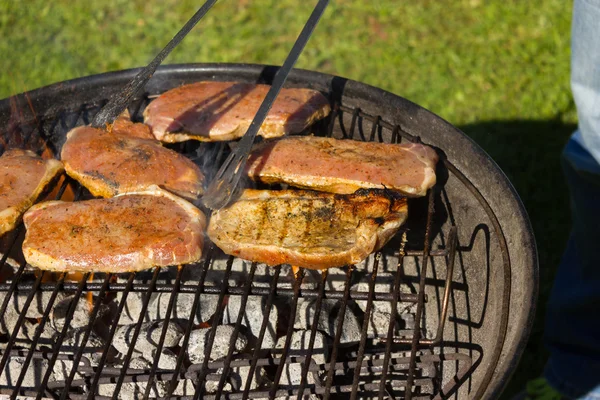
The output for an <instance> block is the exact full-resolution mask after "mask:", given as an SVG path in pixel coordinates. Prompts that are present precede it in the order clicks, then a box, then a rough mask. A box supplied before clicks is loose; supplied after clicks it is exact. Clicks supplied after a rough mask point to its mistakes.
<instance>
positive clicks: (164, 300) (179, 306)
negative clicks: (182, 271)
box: [148, 282, 219, 324]
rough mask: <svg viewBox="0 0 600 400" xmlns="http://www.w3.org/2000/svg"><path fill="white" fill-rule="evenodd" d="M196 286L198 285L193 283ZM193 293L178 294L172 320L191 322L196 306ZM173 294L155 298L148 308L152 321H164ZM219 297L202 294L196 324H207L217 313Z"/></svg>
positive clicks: (196, 314) (159, 295)
mask: <svg viewBox="0 0 600 400" xmlns="http://www.w3.org/2000/svg"><path fill="white" fill-rule="evenodd" d="M191 284H196V285H197V282H196V283H193V282H192V283H191ZM194 296H195V294H193V293H178V294H177V299H176V302H175V306H174V307H173V310H172V312H171V319H175V320H182V321H186V323H187V321H189V320H190V315H191V311H192V305H193V304H194ZM170 297H171V293H159V294H156V295H154V296H153V298H152V300H150V304H149V306H148V313H149V316H150V317H151V318H152V319H164V318H165V316H166V314H167V307H168V304H169V299H170ZM218 301H219V296H218V295H216V294H205V293H202V294H200V300H199V302H198V306H197V308H196V313H195V315H194V324H199V323H201V322H206V321H208V320H209V319H210V317H212V315H213V314H214V313H215V312H216V311H217V304H218Z"/></svg>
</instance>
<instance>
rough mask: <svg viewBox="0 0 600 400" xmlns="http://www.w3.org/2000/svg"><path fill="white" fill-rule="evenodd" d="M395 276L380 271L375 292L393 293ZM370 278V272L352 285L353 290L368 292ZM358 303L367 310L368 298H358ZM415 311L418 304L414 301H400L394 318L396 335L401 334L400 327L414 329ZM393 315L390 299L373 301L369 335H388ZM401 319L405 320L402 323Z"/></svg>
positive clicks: (363, 309) (362, 308)
mask: <svg viewBox="0 0 600 400" xmlns="http://www.w3.org/2000/svg"><path fill="white" fill-rule="evenodd" d="M394 278H395V277H394V274H391V273H389V272H379V273H378V274H377V277H376V279H375V292H376V293H392V292H393V290H394ZM370 279H371V276H370V274H368V275H365V277H364V278H363V279H362V280H361V281H360V282H359V283H357V284H355V285H353V286H352V290H355V291H359V292H364V293H368V292H369V281H370ZM356 304H357V305H358V307H359V308H360V309H361V310H362V311H366V309H367V300H356ZM415 311H416V304H414V303H398V305H397V309H396V316H395V318H394V321H395V322H394V324H395V325H396V330H395V332H394V334H395V335H399V334H400V330H399V329H400V327H401V326H403V327H404V328H405V329H412V328H413V327H414V313H415ZM391 316H392V305H391V302H390V301H379V300H378V301H373V305H372V307H371V315H370V317H369V325H368V330H367V334H368V335H369V337H379V338H381V337H386V336H387V332H388V328H389V324H390V319H391ZM401 321H403V322H402V323H400V322H401ZM411 334H412V333H411Z"/></svg>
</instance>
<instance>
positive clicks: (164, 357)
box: [144, 349, 177, 370]
mask: <svg viewBox="0 0 600 400" xmlns="http://www.w3.org/2000/svg"><path fill="white" fill-rule="evenodd" d="M144 356H145V357H146V354H144ZM155 359H156V349H154V350H152V352H151V353H150V354H148V355H147V358H146V360H147V361H148V362H150V363H154V360H155ZM176 366H177V355H176V354H175V353H173V352H172V351H171V350H169V349H162V350H161V352H160V358H159V359H158V368H159V369H170V370H174V369H175V367H176Z"/></svg>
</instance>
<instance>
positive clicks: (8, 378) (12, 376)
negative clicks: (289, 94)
mask: <svg viewBox="0 0 600 400" xmlns="http://www.w3.org/2000/svg"><path fill="white" fill-rule="evenodd" d="M24 364H25V357H11V358H10V359H9V361H8V362H7V363H6V366H5V367H4V371H2V375H0V385H2V386H7V385H8V386H15V385H16V383H17V380H18V379H19V375H20V374H21V371H22V370H23V365H24ZM47 369H48V360H43V359H32V360H31V362H30V363H29V365H28V366H27V372H26V373H25V377H24V379H23V383H22V384H21V387H22V388H39V387H40V385H41V383H42V380H43V379H44V375H45V374H46V371H47Z"/></svg>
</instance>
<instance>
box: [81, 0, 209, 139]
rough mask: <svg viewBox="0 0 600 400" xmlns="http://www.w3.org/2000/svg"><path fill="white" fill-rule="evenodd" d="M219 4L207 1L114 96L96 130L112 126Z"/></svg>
mask: <svg viewBox="0 0 600 400" xmlns="http://www.w3.org/2000/svg"><path fill="white" fill-rule="evenodd" d="M216 2H217V0H207V1H206V3H204V5H203V6H202V7H200V9H198V11H196V13H195V14H194V15H193V16H192V18H190V20H189V21H188V22H186V24H185V25H184V26H183V28H181V30H180V31H179V32H177V34H176V35H175V36H174V37H173V39H171V41H170V42H169V43H167V45H166V46H165V48H164V49H162V50H161V52H160V53H158V55H157V56H156V57H155V58H154V60H152V61H151V62H150V64H148V65H147V66H146V67H144V69H143V70H141V71H140V72H139V73H138V74H137V75H136V76H135V77H134V78H133V79H132V80H131V81H130V82H129V83H128V84H127V85H125V87H124V88H123V89H122V90H121V91H120V92H118V93H117V94H116V95H114V96H112V97H111V99H110V100H109V101H108V103H106V105H105V106H104V107H102V109H101V110H100V111H99V112H98V113H97V114H96V116H95V117H94V119H93V120H92V126H93V127H94V128H105V127H106V125H107V124H112V123H113V122H114V120H115V119H116V118H117V117H118V116H119V115H120V114H121V113H122V112H123V111H124V110H125V109H126V108H127V106H128V105H129V102H130V101H131V99H133V97H134V96H135V95H137V94H138V93H139V92H140V90H142V89H143V88H144V86H146V83H147V82H148V81H149V80H150V78H152V75H154V72H155V71H156V68H157V67H158V66H159V65H160V63H162V62H163V60H164V59H165V58H166V57H167V56H168V55H169V53H170V52H171V51H172V50H173V49H174V48H175V47H176V46H177V45H178V44H179V43H180V42H181V40H183V38H184V37H186V35H187V34H188V33H189V32H190V31H191V30H192V28H193V27H194V26H196V24H197V23H198V21H200V20H201V19H202V17H204V16H205V15H206V13H207V12H208V10H210V9H211V7H212V6H213V5H214V4H215V3H216Z"/></svg>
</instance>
